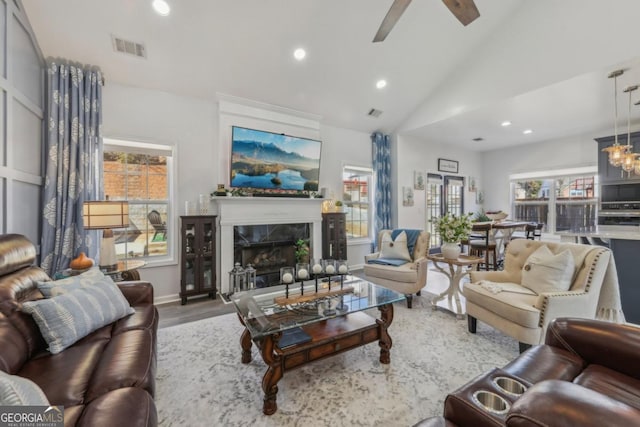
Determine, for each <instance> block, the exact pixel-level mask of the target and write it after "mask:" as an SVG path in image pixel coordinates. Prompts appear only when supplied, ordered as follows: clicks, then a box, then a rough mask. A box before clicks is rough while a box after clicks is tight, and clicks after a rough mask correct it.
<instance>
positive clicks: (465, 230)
mask: <svg viewBox="0 0 640 427" xmlns="http://www.w3.org/2000/svg"><path fill="white" fill-rule="evenodd" d="M472 216H473V214H471V213H469V214H464V215H460V216H456V215H449V214H446V215H444V216H442V217H440V218H437V219H436V220H435V222H436V230H437V231H438V234H440V238H441V239H442V241H443V244H442V246H441V250H442V256H444V257H445V258H447V259H457V258H458V256H459V255H460V246H459V243H460V241H462V240H466V239H468V238H469V233H471V227H472V223H471V217H472Z"/></svg>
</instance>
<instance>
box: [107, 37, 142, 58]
mask: <svg viewBox="0 0 640 427" xmlns="http://www.w3.org/2000/svg"><path fill="white" fill-rule="evenodd" d="M111 41H112V42H113V50H115V51H116V52H120V53H125V54H127V55H132V56H137V57H138V58H146V57H147V48H146V47H145V46H144V45H143V44H142V43H136V42H132V41H131V40H125V39H123V38H121V37H117V36H114V35H113V34H112V35H111Z"/></svg>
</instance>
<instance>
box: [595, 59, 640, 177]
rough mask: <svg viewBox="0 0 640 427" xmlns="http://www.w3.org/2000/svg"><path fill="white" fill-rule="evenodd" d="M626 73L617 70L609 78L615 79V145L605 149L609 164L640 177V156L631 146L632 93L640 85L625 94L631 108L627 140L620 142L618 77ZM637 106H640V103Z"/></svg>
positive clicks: (628, 115) (629, 88)
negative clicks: (623, 143)
mask: <svg viewBox="0 0 640 427" xmlns="http://www.w3.org/2000/svg"><path fill="white" fill-rule="evenodd" d="M623 73H624V70H615V71H612V72H611V73H609V75H608V76H607V77H608V78H610V79H613V100H614V103H613V120H614V121H613V128H614V134H615V136H614V138H615V140H614V143H613V145H612V146H610V147H607V148H603V149H602V151H606V152H607V153H608V154H609V164H611V165H612V166H615V167H620V168H622V170H623V171H624V172H627V173H628V174H629V175H631V172H632V171H633V172H634V173H635V174H636V175H640V159H639V157H640V154H638V153H634V152H633V151H632V148H633V147H632V146H631V144H630V143H631V93H632V92H633V91H635V90H637V89H638V87H639V86H638V85H632V86H628V87H626V88H625V89H624V91H623V92H625V93H628V94H629V106H628V112H627V140H626V144H625V145H621V144H620V143H619V141H618V77H620V76H621V75H622V74H623ZM635 105H640V101H639V102H637V103H636V104H635Z"/></svg>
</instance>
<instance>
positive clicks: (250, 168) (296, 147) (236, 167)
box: [231, 126, 322, 191]
mask: <svg viewBox="0 0 640 427" xmlns="http://www.w3.org/2000/svg"><path fill="white" fill-rule="evenodd" d="M231 133H232V136H231V186H232V187H239V188H254V189H276V190H277V189H279V190H307V191H318V182H319V179H320V152H321V148H322V142H320V141H316V140H314V139H307V138H299V137H295V136H289V135H285V134H279V133H273V132H265V131H262V130H255V129H247V128H243V127H238V126H232V132H231Z"/></svg>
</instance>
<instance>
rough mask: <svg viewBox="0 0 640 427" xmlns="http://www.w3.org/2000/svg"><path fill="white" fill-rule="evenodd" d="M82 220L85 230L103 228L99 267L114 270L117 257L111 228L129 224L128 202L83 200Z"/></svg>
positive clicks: (116, 264)
mask: <svg viewBox="0 0 640 427" xmlns="http://www.w3.org/2000/svg"><path fill="white" fill-rule="evenodd" d="M82 220H83V221H84V228H85V230H104V231H103V232H102V240H101V241H100V269H102V270H106V271H114V270H116V269H117V266H118V259H117V258H116V243H115V238H114V237H113V230H112V229H113V228H124V227H128V226H129V203H128V202H126V201H118V202H114V201H111V200H104V201H102V200H101V201H98V200H96V201H87V202H84V204H83V205H82Z"/></svg>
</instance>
